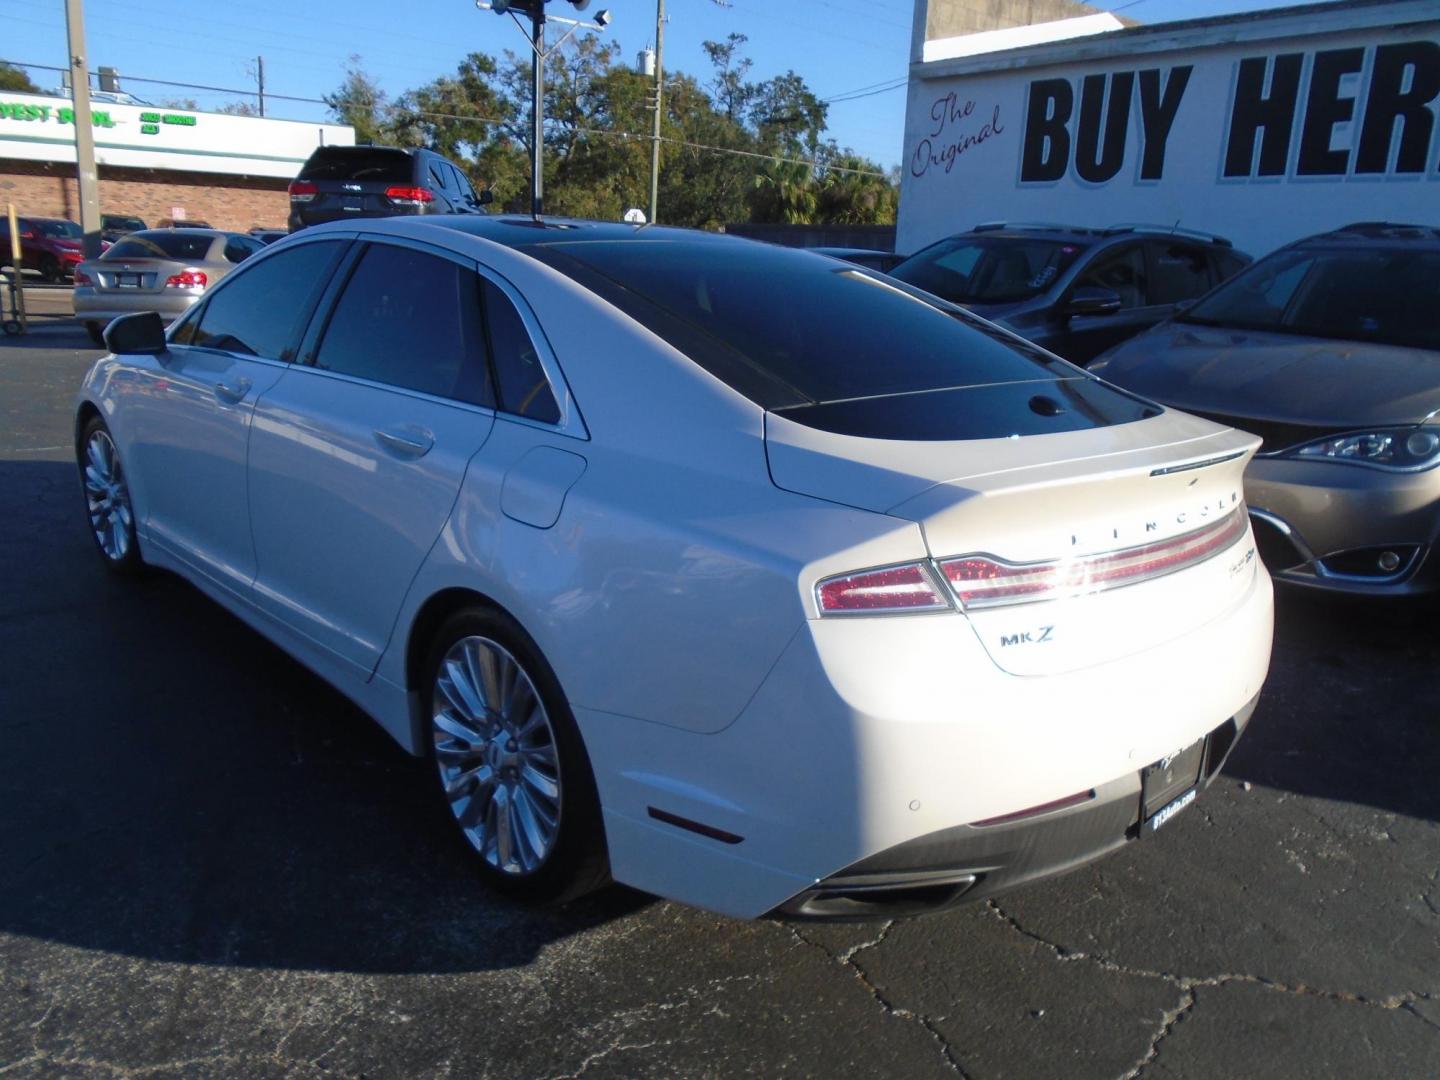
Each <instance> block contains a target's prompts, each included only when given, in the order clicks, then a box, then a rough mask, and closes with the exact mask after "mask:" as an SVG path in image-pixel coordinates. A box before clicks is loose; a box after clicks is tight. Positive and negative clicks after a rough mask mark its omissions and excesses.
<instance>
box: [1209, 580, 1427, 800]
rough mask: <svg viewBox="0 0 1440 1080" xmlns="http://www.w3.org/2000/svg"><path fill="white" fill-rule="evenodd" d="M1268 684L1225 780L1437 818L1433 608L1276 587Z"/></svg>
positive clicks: (1423, 600) (1421, 602)
mask: <svg viewBox="0 0 1440 1080" xmlns="http://www.w3.org/2000/svg"><path fill="white" fill-rule="evenodd" d="M1275 609H1276V610H1275V614H1276V619H1275V623H1276V625H1275V652H1274V656H1273V658H1272V661H1271V667H1270V678H1269V680H1268V681H1267V682H1266V685H1265V692H1264V694H1263V695H1262V696H1261V699H1260V706H1259V708H1258V709H1257V710H1256V714H1255V718H1254V721H1253V722H1252V724H1251V725H1250V730H1249V732H1248V733H1247V735H1246V737H1245V738H1244V739H1243V740H1241V742H1240V744H1239V746H1237V747H1236V750H1235V754H1234V756H1233V757H1232V758H1231V760H1230V762H1229V763H1228V764H1227V766H1226V769H1225V772H1226V775H1228V776H1231V777H1233V778H1235V779H1239V780H1250V781H1253V782H1255V783H1257V784H1265V785H1267V786H1269V787H1273V788H1278V789H1281V790H1284V791H1291V792H1295V793H1296V794H1300V795H1310V796H1315V797H1318V798H1321V799H1331V800H1336V801H1341V802H1350V803H1359V804H1364V805H1368V806H1373V807H1376V808H1378V809H1381V810H1385V811H1389V812H1392V813H1397V814H1405V815H1408V816H1410V817H1415V818H1421V819H1427V820H1432V821H1440V784H1437V783H1436V775H1437V772H1436V770H1437V767H1440V676H1437V673H1440V604H1437V603H1436V601H1435V599H1434V598H1421V599H1404V600H1374V601H1370V600H1356V599H1353V598H1347V597H1329V596H1324V595H1318V594H1312V593H1306V592H1300V591H1297V590H1294V589H1291V588H1277V590H1276V597H1275Z"/></svg>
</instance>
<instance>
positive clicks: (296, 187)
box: [290, 180, 320, 202]
mask: <svg viewBox="0 0 1440 1080" xmlns="http://www.w3.org/2000/svg"><path fill="white" fill-rule="evenodd" d="M318 194H320V189H319V188H318V187H316V186H315V185H314V184H313V183H312V182H311V181H309V180H292V181H290V201H291V202H309V201H310V200H311V199H313V198H315V196H316V195H318Z"/></svg>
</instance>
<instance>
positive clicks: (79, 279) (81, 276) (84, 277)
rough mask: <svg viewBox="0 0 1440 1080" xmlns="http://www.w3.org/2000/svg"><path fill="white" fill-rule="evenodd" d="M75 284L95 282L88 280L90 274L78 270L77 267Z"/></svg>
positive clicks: (91, 283)
mask: <svg viewBox="0 0 1440 1080" xmlns="http://www.w3.org/2000/svg"><path fill="white" fill-rule="evenodd" d="M75 284H76V285H93V284H95V283H94V282H93V281H91V280H90V275H89V274H87V273H85V271H84V270H79V269H77V270H76V271H75Z"/></svg>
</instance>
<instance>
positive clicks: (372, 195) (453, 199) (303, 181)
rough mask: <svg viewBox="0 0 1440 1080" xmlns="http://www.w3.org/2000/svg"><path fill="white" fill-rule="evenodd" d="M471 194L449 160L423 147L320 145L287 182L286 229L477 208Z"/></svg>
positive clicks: (486, 198)
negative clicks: (349, 219) (294, 176)
mask: <svg viewBox="0 0 1440 1080" xmlns="http://www.w3.org/2000/svg"><path fill="white" fill-rule="evenodd" d="M492 197H493V196H492V195H491V193H490V192H489V191H482V192H480V194H479V195H476V194H475V189H474V188H472V187H471V186H470V181H469V180H467V179H465V174H464V173H463V172H461V171H460V169H458V168H457V167H456V166H455V165H453V164H452V163H451V162H449V161H447V160H446V159H445V158H443V157H441V156H440V155H439V154H436V153H433V152H431V151H429V150H402V149H399V148H396V147H390V146H322V147H320V148H319V149H318V150H316V151H315V152H314V153H313V154H311V155H310V160H309V161H307V162H305V165H304V166H303V167H302V168H301V170H300V175H299V176H297V177H296V178H295V179H294V181H293V182H292V183H291V184H290V231H291V232H298V231H299V230H301V229H303V228H304V227H305V226H307V225H319V224H321V223H322V222H326V221H340V220H342V219H345V218H361V217H391V216H393V215H396V214H478V213H483V211H482V210H481V207H482V206H484V205H485V204H486V203H488V202H490V201H491V199H492Z"/></svg>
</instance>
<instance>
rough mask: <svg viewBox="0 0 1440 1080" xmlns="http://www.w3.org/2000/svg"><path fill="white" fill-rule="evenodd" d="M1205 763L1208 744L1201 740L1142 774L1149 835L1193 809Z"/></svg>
mask: <svg viewBox="0 0 1440 1080" xmlns="http://www.w3.org/2000/svg"><path fill="white" fill-rule="evenodd" d="M1204 761H1205V740H1204V739H1199V740H1197V741H1196V742H1193V743H1191V744H1190V745H1189V746H1187V747H1185V749H1183V750H1177V751H1176V752H1175V753H1173V754H1170V755H1168V756H1166V757H1163V758H1161V759H1160V760H1159V761H1157V762H1155V763H1154V764H1153V765H1147V766H1146V767H1145V768H1144V769H1142V770H1141V771H1140V800H1141V814H1140V817H1141V819H1142V820H1143V821H1144V822H1145V823H1146V828H1147V830H1148V831H1150V832H1154V831H1155V830H1156V829H1158V828H1159V827H1160V826H1161V825H1163V824H1165V822H1166V821H1168V820H1169V819H1170V818H1171V817H1174V816H1175V814H1177V813H1179V811H1181V810H1183V809H1184V808H1185V807H1186V806H1189V805H1190V802H1191V801H1192V800H1193V799H1194V798H1195V789H1196V784H1197V783H1198V781H1199V779H1200V766H1201V765H1202V764H1203V763H1204Z"/></svg>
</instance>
